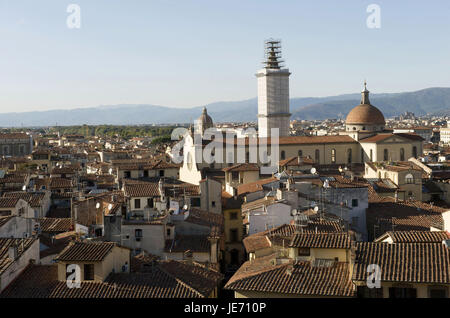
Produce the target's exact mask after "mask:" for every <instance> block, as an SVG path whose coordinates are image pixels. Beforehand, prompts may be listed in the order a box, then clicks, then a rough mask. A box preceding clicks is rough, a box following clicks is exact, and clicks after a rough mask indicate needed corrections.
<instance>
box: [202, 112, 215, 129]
mask: <svg viewBox="0 0 450 318" xmlns="http://www.w3.org/2000/svg"><path fill="white" fill-rule="evenodd" d="M198 122H199V124H200V125H201V128H202V130H205V129H207V128H211V127H213V125H214V124H213V120H212V118H211V116H209V115H208V112H207V111H206V107H203V111H202V114H201V115H200V117H199V118H198Z"/></svg>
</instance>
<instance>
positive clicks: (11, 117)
mask: <svg viewBox="0 0 450 318" xmlns="http://www.w3.org/2000/svg"><path fill="white" fill-rule="evenodd" d="M360 97H361V94H359V93H357V94H345V95H338V96H329V97H304V98H292V99H291V104H290V109H291V113H292V117H291V119H327V118H338V117H345V116H346V115H347V113H348V112H349V111H350V110H351V109H352V108H353V107H355V106H356V105H358V104H359V102H360ZM370 101H371V104H373V105H374V106H376V107H378V108H379V109H380V110H381V111H382V112H383V114H384V115H385V117H392V116H396V115H400V114H402V113H404V112H406V111H410V112H413V113H415V114H416V115H426V114H435V115H450V88H448V87H445V88H440V87H434V88H427V89H423V90H419V91H415V92H405V93H389V94H387V93H385V94H371V95H370ZM205 106H206V107H207V109H208V114H209V115H210V116H211V117H212V118H213V120H214V121H216V122H231V121H234V122H248V121H256V114H257V110H258V107H257V100H256V98H252V99H248V100H243V101H235V102H216V103H211V104H208V105H205ZM202 107H203V106H199V107H192V108H175V107H165V106H155V105H142V104H141V105H126V104H121V105H109V106H98V107H91V108H76V109H70V110H49V111H32V112H23V113H3V114H0V126H1V127H19V126H25V127H32V126H54V125H55V124H56V123H57V124H58V125H60V126H68V125H81V124H88V125H100V124H111V125H130V124H172V123H189V122H193V120H195V119H196V118H198V117H199V116H200V114H201V111H202Z"/></svg>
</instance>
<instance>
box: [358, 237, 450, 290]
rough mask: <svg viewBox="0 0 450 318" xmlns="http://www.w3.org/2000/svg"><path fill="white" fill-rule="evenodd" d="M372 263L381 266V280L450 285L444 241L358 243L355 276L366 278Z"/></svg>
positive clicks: (449, 263)
mask: <svg viewBox="0 0 450 318" xmlns="http://www.w3.org/2000/svg"><path fill="white" fill-rule="evenodd" d="M370 264H377V265H378V266H380V267H381V281H389V282H404V283H433V284H434V283H437V284H450V251H449V248H447V247H446V246H445V245H443V244H442V243H394V244H389V243H368V242H359V243H356V258H355V267H354V272H353V279H354V280H357V281H366V279H367V275H368V273H367V266H368V265H370Z"/></svg>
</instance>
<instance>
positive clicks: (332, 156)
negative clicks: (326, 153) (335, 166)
mask: <svg viewBox="0 0 450 318" xmlns="http://www.w3.org/2000/svg"><path fill="white" fill-rule="evenodd" d="M331 163H336V149H334V148H333V149H331Z"/></svg>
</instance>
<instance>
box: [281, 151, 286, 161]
mask: <svg viewBox="0 0 450 318" xmlns="http://www.w3.org/2000/svg"><path fill="white" fill-rule="evenodd" d="M284 159H286V153H285V152H284V150H283V151H281V160H284Z"/></svg>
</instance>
